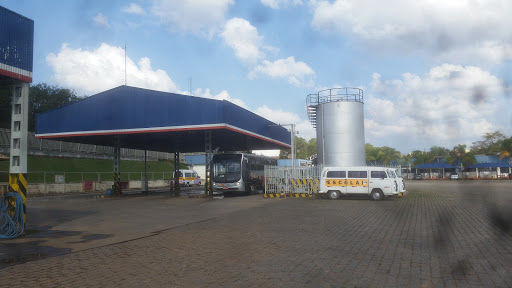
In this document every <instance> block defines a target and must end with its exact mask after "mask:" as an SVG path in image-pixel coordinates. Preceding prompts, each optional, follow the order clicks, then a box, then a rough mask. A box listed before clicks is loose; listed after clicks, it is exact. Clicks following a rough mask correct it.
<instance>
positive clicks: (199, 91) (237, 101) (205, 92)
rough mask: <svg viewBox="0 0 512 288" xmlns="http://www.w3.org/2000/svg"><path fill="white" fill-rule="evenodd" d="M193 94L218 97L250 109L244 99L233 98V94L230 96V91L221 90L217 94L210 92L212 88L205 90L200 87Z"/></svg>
mask: <svg viewBox="0 0 512 288" xmlns="http://www.w3.org/2000/svg"><path fill="white" fill-rule="evenodd" d="M193 96H198V97H203V98H210V99H216V100H226V101H229V102H231V103H233V104H235V105H238V106H240V107H242V108H244V109H249V108H248V107H247V105H245V103H244V102H243V101H242V100H240V99H236V98H231V96H229V93H228V92H227V91H226V90H223V91H222V92H220V93H219V94H217V95H212V94H211V92H210V89H208V88H207V89H205V90H203V89H201V88H198V89H196V90H195V91H194V95H193Z"/></svg>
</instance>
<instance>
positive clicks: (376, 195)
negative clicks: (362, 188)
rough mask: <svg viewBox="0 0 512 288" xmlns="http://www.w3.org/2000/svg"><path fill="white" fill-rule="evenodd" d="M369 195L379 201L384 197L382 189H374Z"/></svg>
mask: <svg viewBox="0 0 512 288" xmlns="http://www.w3.org/2000/svg"><path fill="white" fill-rule="evenodd" d="M370 197H371V198H372V200H374V201H379V200H382V199H384V194H383V193H382V191H380V189H375V190H373V191H372V194H370Z"/></svg>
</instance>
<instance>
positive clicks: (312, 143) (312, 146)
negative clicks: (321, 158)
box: [308, 138, 317, 157]
mask: <svg viewBox="0 0 512 288" xmlns="http://www.w3.org/2000/svg"><path fill="white" fill-rule="evenodd" d="M315 154H317V149H316V138H311V139H309V141H308V155H309V156H308V157H311V156H313V155H315Z"/></svg>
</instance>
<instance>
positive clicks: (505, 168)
mask: <svg viewBox="0 0 512 288" xmlns="http://www.w3.org/2000/svg"><path fill="white" fill-rule="evenodd" d="M511 172H512V165H510V164H509V163H504V162H494V163H477V164H474V165H471V166H468V167H467V168H466V174H467V177H469V178H505V177H509V174H510V173H511Z"/></svg>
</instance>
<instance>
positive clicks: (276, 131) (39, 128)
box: [36, 86, 291, 152]
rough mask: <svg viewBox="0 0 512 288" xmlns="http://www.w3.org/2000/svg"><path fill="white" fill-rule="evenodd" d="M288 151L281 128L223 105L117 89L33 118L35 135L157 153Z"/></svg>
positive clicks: (287, 135)
mask: <svg viewBox="0 0 512 288" xmlns="http://www.w3.org/2000/svg"><path fill="white" fill-rule="evenodd" d="M206 131H211V132H212V149H216V148H219V149H218V151H240V150H260V149H261V150H263V149H282V148H290V143H291V139H290V132H289V131H288V130H286V129H285V128H284V127H281V126H277V125H276V124H275V123H273V122H271V121H269V120H267V119H265V118H263V117H261V116H258V115H256V114H254V113H252V112H250V111H248V110H245V109H243V108H241V107H239V106H237V105H235V104H233V103H231V102H229V101H225V100H215V99H207V98H201V97H193V96H187V95H180V94H174V93H166V92H159V91H153V90H147V89H141V88H135V87H128V86H120V87H117V88H114V89H111V90H108V91H105V92H102V93H99V94H96V95H94V96H91V97H88V98H85V99H83V100H81V101H78V102H74V103H71V104H69V105H66V106H63V107H60V108H57V109H54V110H51V111H48V112H46V113H43V114H39V115H37V116H36V137H37V138H51V139H55V140H60V141H68V142H76V143H86V144H93V145H104V146H116V145H117V143H119V144H120V146H121V147H123V148H133V149H142V150H151V151H162V152H204V151H205V134H206Z"/></svg>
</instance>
